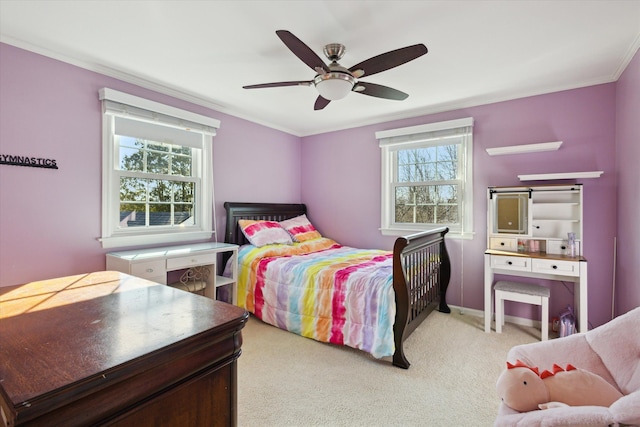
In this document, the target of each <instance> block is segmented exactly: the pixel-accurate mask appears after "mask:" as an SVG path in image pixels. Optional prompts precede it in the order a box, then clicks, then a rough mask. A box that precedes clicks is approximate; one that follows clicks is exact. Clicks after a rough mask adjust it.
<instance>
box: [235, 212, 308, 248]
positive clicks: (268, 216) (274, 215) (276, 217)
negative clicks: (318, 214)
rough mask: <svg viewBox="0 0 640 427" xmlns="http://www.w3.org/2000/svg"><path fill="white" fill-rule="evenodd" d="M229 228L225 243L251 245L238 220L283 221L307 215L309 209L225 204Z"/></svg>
mask: <svg viewBox="0 0 640 427" xmlns="http://www.w3.org/2000/svg"><path fill="white" fill-rule="evenodd" d="M224 209H225V210H226V211H227V226H226V229H225V233H224V241H225V243H234V244H236V245H244V244H246V243H249V242H248V240H247V238H246V237H245V236H244V234H242V230H240V227H238V220H241V219H254V220H268V221H283V220H285V219H289V218H295V217H297V216H299V215H302V214H306V213H307V207H306V206H305V205H304V204H299V203H235V202H225V203H224Z"/></svg>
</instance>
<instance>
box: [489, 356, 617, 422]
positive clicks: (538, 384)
mask: <svg viewBox="0 0 640 427" xmlns="http://www.w3.org/2000/svg"><path fill="white" fill-rule="evenodd" d="M496 388H497V390H498V395H499V396H500V398H501V399H502V401H503V402H504V403H505V405H507V406H508V407H510V408H511V409H515V410H516V411H519V412H528V411H533V410H535V409H548V408H553V407H561V406H589V405H593V406H605V407H609V406H611V404H612V403H613V402H615V401H616V400H618V399H619V398H621V397H622V396H623V395H622V393H620V392H619V391H618V390H617V389H616V388H615V387H613V386H612V385H611V384H609V383H608V382H607V381H605V380H604V379H603V378H602V377H600V376H599V375H596V374H594V373H592V372H589V371H585V370H584V369H577V368H575V367H573V366H571V365H567V368H566V369H562V368H561V367H560V366H558V365H553V372H550V371H546V370H545V371H543V372H542V373H540V372H539V371H538V368H537V367H536V368H532V367H530V366H527V365H525V364H524V363H522V362H521V361H520V360H518V361H516V363H515V364H511V363H509V362H507V369H506V370H505V371H504V372H502V374H501V375H500V377H499V378H498V382H497V384H496Z"/></svg>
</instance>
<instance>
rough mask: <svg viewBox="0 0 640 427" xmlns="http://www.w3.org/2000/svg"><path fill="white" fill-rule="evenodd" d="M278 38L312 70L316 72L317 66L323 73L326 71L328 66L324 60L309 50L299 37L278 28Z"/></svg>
mask: <svg viewBox="0 0 640 427" xmlns="http://www.w3.org/2000/svg"><path fill="white" fill-rule="evenodd" d="M276 34H277V35H278V37H280V40H282V42H283V43H284V44H285V45H286V46H287V47H288V48H289V50H290V51H291V52H293V54H294V55H295V56H297V57H298V58H300V59H301V60H302V62H304V63H305V64H307V65H308V66H309V67H311V69H312V70H314V71H316V72H318V68H320V69H322V70H324V72H325V73H328V72H329V71H330V70H329V67H328V66H327V64H325V63H324V61H323V60H322V59H321V58H320V57H319V56H318V55H316V53H315V52H314V51H313V50H311V48H310V47H309V46H307V45H306V44H304V43H303V42H302V41H301V40H300V39H299V38H297V37H296V36H294V35H293V34H291V33H290V32H289V31H287V30H278V31H276Z"/></svg>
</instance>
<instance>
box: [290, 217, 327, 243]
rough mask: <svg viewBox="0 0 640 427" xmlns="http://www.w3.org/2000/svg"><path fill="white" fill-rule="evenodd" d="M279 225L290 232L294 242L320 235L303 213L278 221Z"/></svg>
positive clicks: (316, 237)
mask: <svg viewBox="0 0 640 427" xmlns="http://www.w3.org/2000/svg"><path fill="white" fill-rule="evenodd" d="M280 225H281V226H282V228H284V229H285V230H287V231H288V232H289V234H291V237H293V240H294V241H296V242H306V241H307V240H313V239H319V238H320V237H322V235H320V232H318V230H316V228H315V227H314V226H313V224H311V222H310V221H309V219H308V218H307V216H306V215H305V214H302V215H300V216H297V217H295V218H291V219H286V220H284V221H280Z"/></svg>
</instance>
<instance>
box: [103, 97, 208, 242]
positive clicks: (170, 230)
mask: <svg viewBox="0 0 640 427" xmlns="http://www.w3.org/2000/svg"><path fill="white" fill-rule="evenodd" d="M99 99H100V100H101V101H102V114H103V116H102V236H101V238H99V239H98V240H100V242H101V243H102V247H103V248H114V247H127V246H141V245H153V244H172V243H179V242H189V241H196V240H208V239H211V237H212V236H213V235H214V234H215V229H214V220H213V218H214V195H213V158H212V144H213V136H214V135H215V134H216V129H218V128H219V127H220V121H218V120H216V119H212V118H210V117H206V116H202V115H199V114H196V113H192V112H190V111H186V110H181V109H179V108H175V107H171V106H168V105H164V104H161V103H158V102H154V101H150V100H147V99H144V98H140V97H137V96H133V95H130V94H127V93H123V92H119V91H116V90H113V89H109V88H103V89H101V90H100V91H99ZM117 117H120V118H126V119H128V120H130V121H131V122H132V123H134V124H135V123H136V122H137V121H140V122H142V123H153V124H154V125H156V126H153V127H155V128H156V129H160V130H161V131H162V129H165V128H166V129H167V134H168V135H170V134H171V133H172V132H175V131H176V129H178V130H179V132H182V133H183V134H184V131H187V132H189V133H188V134H186V135H189V137H190V138H189V140H190V141H192V142H190V143H185V144H178V145H184V146H190V147H191V148H194V150H193V152H194V157H193V161H192V170H193V172H192V174H193V178H194V179H193V181H194V182H196V191H195V195H194V205H195V209H194V217H195V224H189V225H184V226H182V225H181V226H171V227H169V226H167V227H161V226H154V227H130V228H129V227H120V177H121V176H122V174H121V173H120V171H119V150H118V143H117V138H116V136H115V124H116V120H119V119H117ZM157 125H160V126H157ZM162 133H164V131H162ZM192 133H193V135H192ZM150 139H153V140H156V141H157V140H158V136H157V135H155V136H154V138H150ZM166 141H171V137H170V136H169V137H168V138H167V139H165V141H159V142H166Z"/></svg>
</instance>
